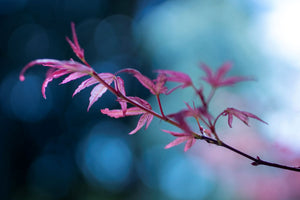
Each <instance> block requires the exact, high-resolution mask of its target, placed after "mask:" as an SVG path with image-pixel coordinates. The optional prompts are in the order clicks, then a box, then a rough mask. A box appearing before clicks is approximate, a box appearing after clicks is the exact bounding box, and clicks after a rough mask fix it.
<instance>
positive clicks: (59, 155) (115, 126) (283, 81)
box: [0, 0, 300, 200]
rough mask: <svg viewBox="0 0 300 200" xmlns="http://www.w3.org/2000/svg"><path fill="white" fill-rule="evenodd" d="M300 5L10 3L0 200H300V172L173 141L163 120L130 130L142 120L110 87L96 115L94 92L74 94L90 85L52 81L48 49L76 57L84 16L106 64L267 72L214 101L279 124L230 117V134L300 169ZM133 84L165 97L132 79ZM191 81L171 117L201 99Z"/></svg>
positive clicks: (102, 0) (0, 3) (133, 90)
mask: <svg viewBox="0 0 300 200" xmlns="http://www.w3.org/2000/svg"><path fill="white" fill-rule="evenodd" d="M299 10H300V2H299V1H297V0H286V1H280V0H244V1H240V0H185V1H183V0H126V1H125V0H89V1H85V0H61V1H58V0H56V1H54V0H43V1H39V0H0V61H1V62H0V63H1V67H0V70H1V72H0V112H1V113H0V185H1V186H0V199H3V200H5V199H14V200H24V199H25V200H26V199H28V200H36V199H43V200H54V199H78V200H79V199H80V200H95V199H105V200H109V199H114V200H117V199H122V200H123V199H125V200H126V199H128V200H131V199H136V200H151V199H161V200H168V199H175V200H176V199H177V200H181V199H185V200H196V199H197V200H200V199H210V200H212V199H249V200H250V199H258V200H260V199H264V200H265V199H272V200H274V199H275V200H286V199H288V200H293V199H300V190H299V185H300V174H297V173H295V172H288V171H284V170H280V169H272V168H269V167H264V166H258V167H253V166H252V165H250V161H249V160H247V159H245V158H243V157H240V156H238V155H235V154H234V153H232V152H228V151H227V150H225V149H222V148H219V147H215V146H213V145H209V144H206V142H201V141H199V142H197V144H196V145H195V146H193V147H192V149H190V150H189V151H188V152H187V153H184V152H183V145H179V146H177V147H174V148H172V149H168V150H164V146H165V145H166V144H167V143H169V142H170V141H172V140H173V139H174V138H173V137H172V136H170V135H168V134H165V133H163V132H162V131H161V130H160V129H169V130H174V131H176V129H174V128H172V127H169V126H168V125H167V124H165V123H163V122H161V121H159V120H157V119H155V120H154V121H153V122H152V124H151V125H150V127H149V128H148V129H147V130H146V131H145V130H144V129H143V130H141V131H139V132H138V133H137V134H135V135H132V136H128V133H129V132H130V130H132V129H133V128H134V127H135V126H136V123H137V118H135V117H128V118H125V119H118V120H116V119H111V118H108V117H106V116H104V115H102V114H101V113H100V109H103V108H106V107H108V108H111V109H112V108H118V103H117V102H115V98H114V96H113V95H111V94H108V93H107V94H105V95H104V96H103V97H102V98H101V99H100V100H99V101H98V102H97V103H95V105H93V106H92V108H91V110H90V111H89V112H87V111H86V109H87V106H88V98H89V93H90V89H86V90H85V91H82V92H81V93H80V94H78V95H76V96H75V97H74V98H72V93H73V91H74V89H75V88H76V87H77V86H78V85H79V84H80V81H78V80H77V81H74V82H72V83H68V84H66V85H58V84H59V82H60V80H54V81H53V82H51V83H50V84H49V86H48V88H47V91H46V94H47V100H44V99H43V97H42V94H41V91H40V89H41V84H42V82H43V79H44V77H45V72H46V70H45V68H44V67H41V66H36V67H35V68H33V69H30V70H29V71H28V72H27V73H26V80H25V82H22V83H21V82H20V81H19V80H18V75H19V72H20V70H21V69H22V67H23V66H24V65H26V64H27V63H28V62H29V61H31V60H33V59H37V58H53V59H62V60H68V59H69V58H71V57H72V58H75V55H74V54H73V52H72V50H71V49H70V47H69V45H68V44H67V42H66V41H65V36H69V37H70V36H71V29H70V22H72V21H73V22H75V23H76V30H77V34H78V38H79V43H80V44H81V46H82V47H83V48H84V49H85V55H86V58H87V60H88V62H89V63H90V64H91V65H92V66H93V67H94V68H95V69H96V70H97V71H98V72H116V71H117V70H119V69H121V68H124V67H132V68H136V69H138V70H140V71H141V72H142V73H143V74H145V75H147V76H149V77H151V78H154V76H155V73H153V71H155V70H156V69H172V70H178V71H182V72H185V73H187V74H189V75H190V76H191V77H192V79H193V80H194V82H195V83H196V84H197V86H199V87H200V86H203V87H204V90H205V91H206V92H207V91H209V87H207V85H205V84H203V83H202V82H201V81H200V77H201V76H203V75H204V74H203V72H202V71H201V70H200V69H199V67H198V66H199V63H201V62H205V63H206V64H208V65H209V66H211V67H212V68H214V69H216V68H217V67H219V66H220V65H221V64H222V63H223V62H226V61H231V62H232V63H233V64H234V67H233V70H232V71H231V72H230V73H229V74H230V75H239V76H250V77H254V78H255V80H256V81H251V82H244V83H239V84H237V85H236V86H234V87H230V88H222V89H220V90H219V91H218V93H217V94H216V96H215V98H214V99H213V101H212V108H213V109H212V112H213V113H215V114H217V113H220V112H221V111H223V110H224V109H225V108H227V107H235V108H237V109H241V110H245V111H249V112H252V113H254V114H256V115H258V116H259V117H261V118H262V119H263V120H265V121H267V122H268V123H269V125H264V124H260V123H258V122H256V121H254V120H251V122H250V124H251V127H250V128H249V127H246V126H244V125H243V124H242V123H240V122H238V121H235V122H234V124H233V126H234V128H232V129H230V128H228V127H227V125H226V120H225V119H223V120H221V121H220V123H219V126H218V132H219V136H220V137H221V138H222V139H223V140H224V141H225V142H227V143H229V144H232V146H234V147H237V148H239V149H240V150H242V151H245V152H247V153H249V154H250V155H253V156H256V155H259V156H260V157H261V158H262V159H266V160H270V161H273V162H279V163H282V164H287V165H295V166H300V159H299V158H300V155H299V153H300V144H299V142H300V126H299V121H300V104H299V101H300V92H299V89H300V79H299V77H300V57H299V55H300V39H299V35H300V24H299V23H300V22H299V19H300V12H299ZM123 78H124V79H125V86H126V92H127V94H129V95H132V96H139V97H142V98H144V99H147V100H148V101H149V102H151V104H152V106H153V108H154V109H155V110H157V111H158V108H157V106H156V102H155V99H153V98H152V97H151V95H150V94H149V93H148V91H147V90H145V89H144V88H143V87H141V86H140V85H139V84H138V82H137V81H136V80H135V79H133V78H131V77H130V76H124V77H123ZM194 98H195V94H193V93H192V91H191V90H189V89H187V90H182V91H177V92H175V93H174V94H172V95H169V96H166V97H165V96H164V97H162V103H163V105H165V111H166V112H167V113H171V112H176V111H179V110H180V109H182V108H184V107H185V106H184V103H183V102H184V101H185V102H190V103H191V102H192V101H193V99H194Z"/></svg>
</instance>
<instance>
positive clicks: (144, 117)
mask: <svg viewBox="0 0 300 200" xmlns="http://www.w3.org/2000/svg"><path fill="white" fill-rule="evenodd" d="M127 98H129V99H130V100H132V101H134V102H135V103H137V104H139V105H141V106H143V107H146V108H148V109H152V108H151V106H150V104H149V103H148V102H147V101H145V100H144V99H141V98H139V97H127ZM101 113H103V114H106V115H108V116H110V117H114V118H120V117H126V116H134V115H141V117H140V119H139V121H138V123H137V126H136V128H135V129H133V130H132V131H131V132H130V133H129V135H132V134H134V133H136V132H137V131H138V130H140V129H141V128H142V127H143V126H144V125H145V124H146V127H145V128H146V129H147V128H148V126H149V125H150V123H151V121H152V119H153V115H152V114H150V113H148V112H147V111H145V110H143V109H141V108H139V107H131V108H127V109H126V112H125V113H124V111H123V109H114V110H109V109H108V108H105V109H102V110H101Z"/></svg>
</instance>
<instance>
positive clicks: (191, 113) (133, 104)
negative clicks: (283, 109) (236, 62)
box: [20, 23, 266, 151]
mask: <svg viewBox="0 0 300 200" xmlns="http://www.w3.org/2000/svg"><path fill="white" fill-rule="evenodd" d="M71 28H72V36H73V40H70V39H69V38H68V37H66V40H67V42H68V43H69V44H70V46H71V48H72V49H73V51H74V53H75V54H76V56H77V57H78V58H79V59H80V61H81V63H80V62H77V61H74V60H73V59H70V60H64V61H60V60H55V59H37V60H34V61H32V62H30V63H28V64H27V65H26V66H25V67H24V68H23V70H22V71H21V73H20V80H21V81H24V80H25V77H24V73H25V71H26V70H27V69H28V68H30V67H32V66H34V65H43V66H46V67H49V70H48V72H47V74H46V79H45V81H44V83H43V85H42V94H43V97H44V98H45V99H46V87H47V85H48V83H49V82H51V81H52V80H53V79H56V78H59V77H62V76H64V75H68V76H67V77H66V78H65V79H63V81H62V82H61V84H65V83H68V82H70V81H72V80H75V79H79V78H82V77H84V76H90V77H89V78H88V79H86V80H84V81H83V82H82V83H81V84H80V85H79V86H78V87H77V89H76V90H75V92H74V93H73V96H74V95H75V94H77V93H79V92H80V91H81V90H83V89H85V88H87V87H89V86H94V87H93V89H92V90H91V94H90V98H89V105H88V110H89V109H90V107H91V106H92V105H93V104H94V103H95V102H96V101H97V100H98V99H99V98H100V97H101V96H102V95H103V94H104V93H105V92H106V91H108V90H109V91H110V92H112V93H113V94H115V95H116V97H117V101H118V102H119V103H120V109H113V110H110V109H108V108H104V109H101V112H102V113H103V114H106V115H108V116H110V117H114V118H120V117H127V116H134V115H140V118H139V121H138V123H137V126H136V128H135V129H134V130H132V131H131V132H130V133H129V134H134V133H136V132H137V131H138V130H140V129H141V128H142V127H143V126H144V125H145V126H146V128H147V127H148V126H149V125H150V123H151V121H152V119H153V117H157V118H159V119H161V120H164V121H166V122H168V123H171V124H173V125H174V126H176V127H178V128H179V129H180V130H181V132H174V131H169V130H163V131H164V132H166V133H169V134H171V135H173V136H174V137H176V139H175V140H174V141H172V142H171V143H169V144H168V145H166V147H165V148H170V147H173V146H175V145H178V144H180V143H183V142H186V144H185V147H184V151H187V150H188V149H190V148H191V147H192V145H193V144H194V143H195V142H196V140H197V139H203V138H204V139H206V138H207V137H208V138H212V137H214V138H215V139H216V141H218V144H222V142H221V140H220V139H219V137H218V135H217V133H216V130H215V127H216V122H217V120H218V119H219V118H220V117H222V116H227V117H228V125H229V126H230V127H232V120H233V117H236V118H237V119H239V120H241V121H242V122H244V123H245V124H246V125H248V120H249V118H254V119H257V120H259V121H261V122H264V121H263V120H261V119H260V118H258V117H257V116H256V115H254V114H251V113H249V112H244V111H240V110H238V109H235V108H227V109H225V110H224V111H223V112H221V113H220V114H219V115H218V116H217V117H213V116H212V115H211V114H210V112H209V109H208V108H209V102H210V100H211V99H212V97H213V95H214V93H215V91H216V89H218V88H220V87H223V86H232V85H234V84H236V83H238V82H240V81H245V80H249V78H247V77H236V76H233V77H226V76H225V75H226V73H227V72H228V71H229V70H230V69H231V66H232V65H231V63H229V62H227V63H224V64H223V65H222V66H221V67H220V68H219V69H218V70H217V71H216V72H213V71H212V70H211V68H210V67H208V66H207V65H205V64H202V65H201V66H200V68H201V69H202V70H203V71H204V72H205V74H206V76H204V77H203V78H202V80H203V81H205V82H207V83H208V84H209V85H210V86H211V92H210V94H209V95H208V96H207V97H205V95H204V93H203V88H202V87H201V88H197V87H196V86H195V85H194V83H193V82H192V80H191V78H190V77H189V75H187V74H185V73H182V72H177V71H172V70H158V71H156V72H157V77H156V79H154V80H151V79H150V78H148V77H146V76H144V75H143V74H142V73H140V72H139V71H137V70H135V69H131V68H126V69H122V70H121V71H118V72H116V73H115V74H111V73H97V72H95V71H94V69H93V68H92V67H91V66H90V65H89V64H88V63H87V61H86V59H85V56H84V50H83V49H82V48H81V47H80V45H79V42H78V39H77V35H76V32H75V25H74V23H72V24H71ZM121 73H129V74H131V75H133V76H134V77H135V78H136V79H137V80H138V81H139V82H140V83H141V84H142V85H143V86H144V87H145V88H147V89H148V90H149V92H150V93H151V94H153V95H154V96H156V98H157V102H158V105H159V108H160V113H157V112H155V111H154V110H153V109H152V107H151V105H150V103H148V102H147V101H146V100H144V99H142V98H140V97H133V96H128V95H126V92H125V85H124V81H123V79H122V78H121V77H120V76H119V74H121ZM168 82H175V83H178V86H177V87H175V88H172V89H169V88H168V87H167V86H166V83H168ZM187 87H192V88H193V89H194V91H195V93H196V94H197V96H198V97H199V102H200V105H199V106H196V105H195V103H194V102H193V106H190V105H189V104H188V103H185V104H186V108H185V109H182V110H180V111H179V112H177V113H172V114H167V115H166V114H165V113H164V112H163V107H162V104H161V101H160V95H162V94H163V95H169V94H171V93H172V92H174V91H175V90H178V89H184V88H187ZM128 105H130V106H128ZM189 117H192V118H194V119H195V121H196V123H197V125H198V128H199V130H198V131H193V130H192V129H191V128H190V125H189V124H188V123H187V122H186V118H189ZM264 123H266V122H264ZM206 140H207V139H206Z"/></svg>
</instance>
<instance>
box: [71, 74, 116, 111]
mask: <svg viewBox="0 0 300 200" xmlns="http://www.w3.org/2000/svg"><path fill="white" fill-rule="evenodd" d="M98 76H99V77H100V78H101V79H102V80H104V81H105V82H106V83H107V84H108V85H110V84H111V83H112V82H113V81H114V80H115V78H116V77H115V75H113V74H111V73H99V74H98ZM96 83H98V84H97V85H96V86H95V87H94V88H93V89H92V91H91V95H90V98H89V106H88V109H87V110H89V109H90V108H91V106H92V105H93V104H94V103H95V102H96V101H97V100H98V99H99V98H100V97H101V96H102V95H103V94H104V93H105V92H106V91H107V88H106V87H105V86H104V85H103V84H101V83H99V81H98V80H97V79H96V78H94V77H91V78H88V79H86V80H84V81H83V82H82V83H81V84H80V85H79V86H78V87H77V88H76V90H75V91H74V93H73V96H74V95H76V94H77V93H79V92H80V91H81V90H83V89H85V88H87V87H89V86H92V85H94V84H96Z"/></svg>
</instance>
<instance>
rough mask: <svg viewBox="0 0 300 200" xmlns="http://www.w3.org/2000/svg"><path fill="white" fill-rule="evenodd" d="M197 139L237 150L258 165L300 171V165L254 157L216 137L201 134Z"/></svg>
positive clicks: (236, 151)
mask: <svg viewBox="0 0 300 200" xmlns="http://www.w3.org/2000/svg"><path fill="white" fill-rule="evenodd" d="M195 138H196V139H199V140H205V141H206V142H208V143H210V144H215V145H217V146H221V147H224V148H226V149H228V150H230V151H232V152H235V153H237V154H239V155H241V156H243V157H245V158H247V159H249V160H252V161H253V162H252V163H251V164H252V165H253V166H258V165H265V166H269V167H274V168H280V169H285V170H289V171H296V172H300V167H291V166H286V165H281V164H277V163H272V162H268V161H265V160H262V159H260V157H258V156H257V157H256V158H255V157H253V156H250V155H249V154H246V153H244V152H242V151H240V150H238V149H236V148H234V147H232V146H230V145H228V144H226V143H224V142H223V141H219V142H218V141H217V140H215V139H212V138H209V137H206V136H201V137H195Z"/></svg>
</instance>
